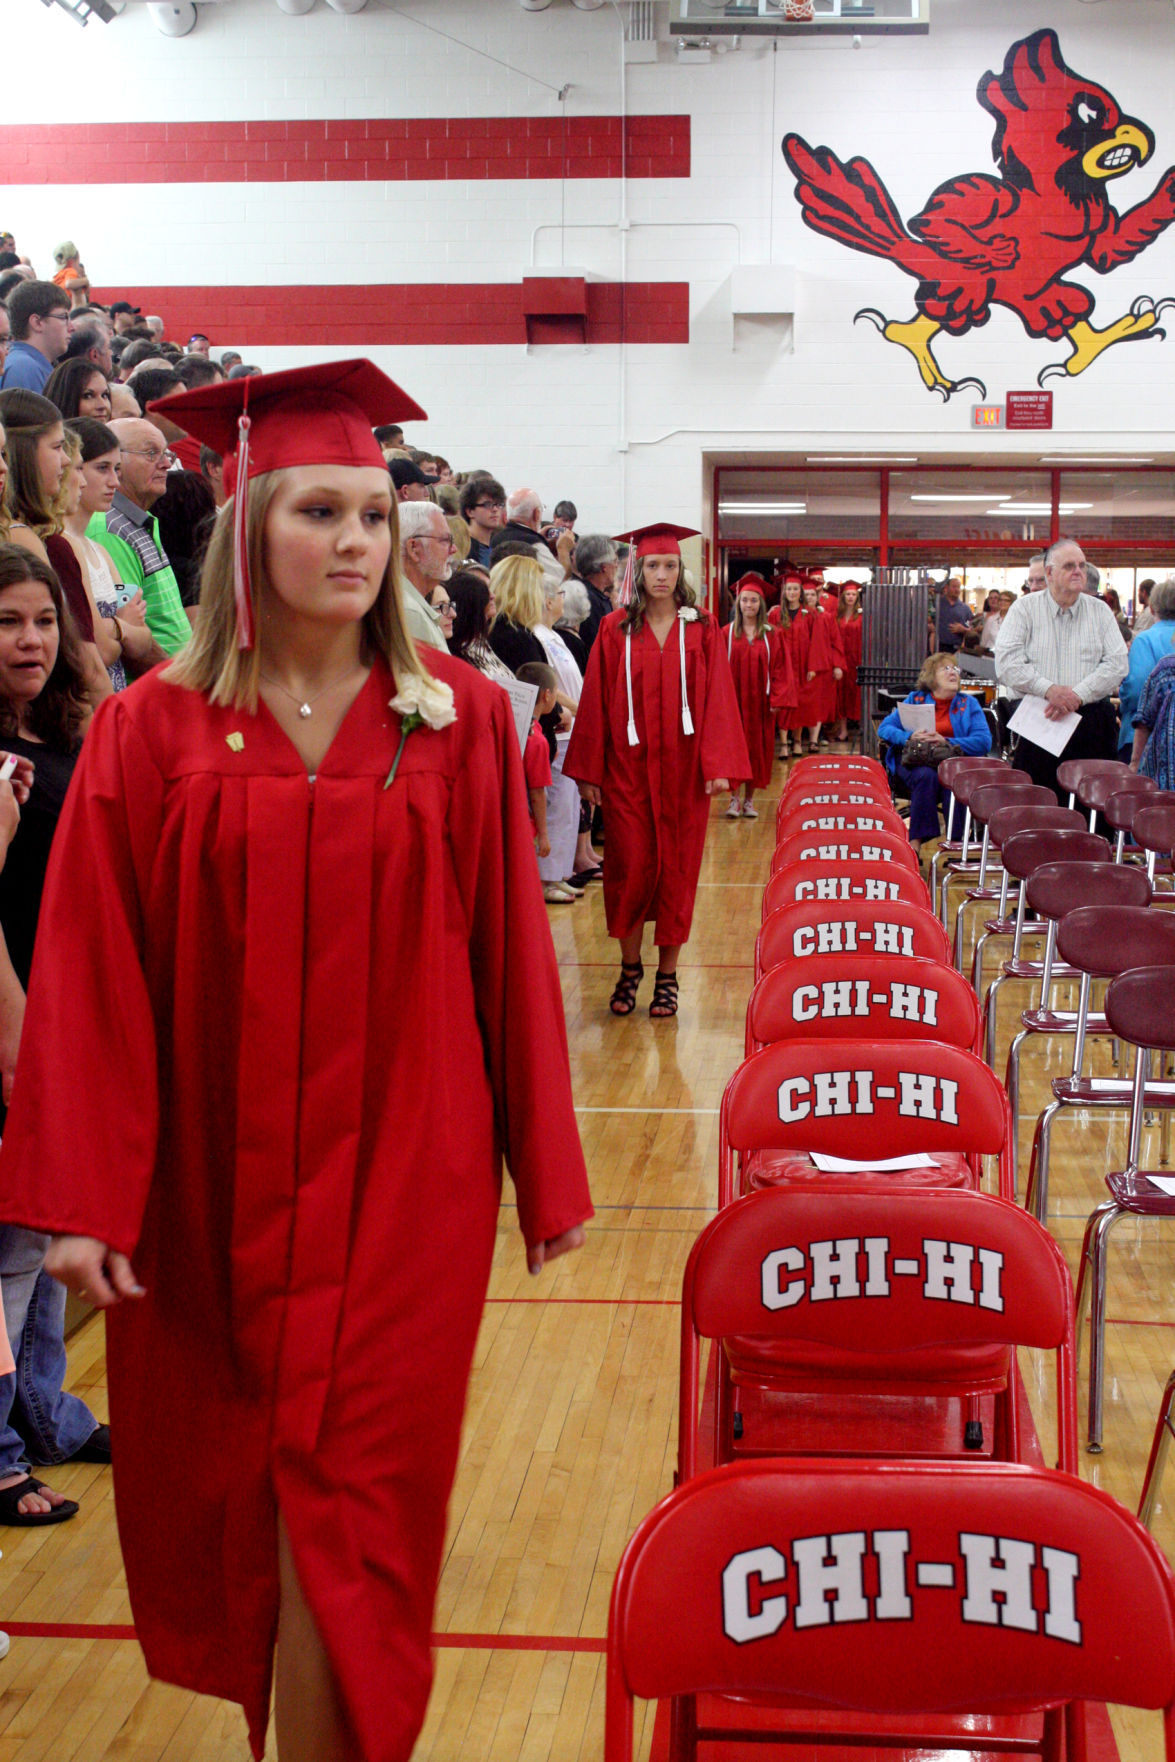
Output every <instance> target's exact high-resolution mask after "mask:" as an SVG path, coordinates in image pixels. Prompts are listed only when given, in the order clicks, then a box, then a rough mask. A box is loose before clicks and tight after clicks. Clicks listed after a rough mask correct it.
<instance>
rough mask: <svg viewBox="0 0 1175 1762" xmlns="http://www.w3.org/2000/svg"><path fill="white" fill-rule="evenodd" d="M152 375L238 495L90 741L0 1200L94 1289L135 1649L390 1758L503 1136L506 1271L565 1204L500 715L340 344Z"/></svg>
mask: <svg viewBox="0 0 1175 1762" xmlns="http://www.w3.org/2000/svg"><path fill="white" fill-rule="evenodd" d="M171 402H172V403H173V404H174V407H175V416H176V420H177V422H179V423H180V424H181V425H182V427H183V428H184V429H185V431H186V432H188V433H190V434H193V435H195V436H196V437H197V438H198V439H200V440H202V441H205V442H207V444H208V445H210V446H212V447H213V448H214V449H215V450H216V451H217V452H218V453H221V454H222V455H225V456H226V457H225V464H226V479H227V480H230V481H231V480H233V479H234V478H235V489H236V494H235V496H234V499H233V501H232V502H231V503H230V504H228V505H227V506H226V507H225V508H224V509H223V510H222V512H221V514H220V517H219V522H218V525H217V528H216V530H215V532H214V535H213V537H212V541H211V545H210V548H209V552H208V557H207V561H206V564H205V569H204V578H203V586H202V594H201V603H200V617H199V623H198V625H197V629H196V634H195V636H194V637H193V640H192V641H191V643H189V644H188V646H187V647H186V649H185V650H184V651H183V652H182V654H181V655H180V656H179V657H177V659H176V660H174V661H173V662H171V663H170V664H169V665H168V666H166V667H163V668H160V669H156V671H154V672H153V673H151V674H149V675H148V676H147V677H146V678H144V679H142V680H140V681H139V682H138V683H137V684H135V685H134V686H132V688H131V689H130V690H129V691H127V692H123V693H121V694H119V695H118V696H117V697H114V698H111V699H109V700H108V702H107V703H106V704H105V705H104V706H103V707H102V710H101V711H100V713H99V714H98V716H97V717H96V718H95V720H94V723H93V726H92V729H91V731H90V733H89V735H88V736H87V739H86V743H85V746H84V748H83V752H82V757H81V761H80V763H79V765H78V769H77V772H76V774H75V777H74V781H73V785H72V787H71V789H70V792H69V798H68V800H67V802H66V805H65V811H64V813H63V815H62V818H61V823H60V827H59V830H58V833H57V838H56V840H55V843H54V850H53V862H52V865H51V868H50V873H49V878H48V884H47V888H46V892H45V900H44V905H43V907H42V917H41V930H40V934H39V936H38V944H37V957H36V961H35V963H34V968H33V974H32V981H31V987H30V992H29V1001H28V1013H27V1015H26V1018H25V1025H24V1035H23V1042H22V1046H21V1052H20V1060H19V1068H18V1070H17V1073H16V1080H15V1085H14V1091H13V1105H12V1111H11V1113H10V1114H9V1119H8V1126H7V1129H6V1131H5V1135H4V1145H3V1150H2V1152H0V1170H2V1173H0V1179H2V1183H3V1185H2V1188H0V1191H2V1192H3V1196H4V1198H3V1206H2V1210H3V1216H4V1218H5V1219H6V1220H10V1221H12V1222H13V1223H22V1224H26V1225H30V1226H32V1227H34V1228H36V1229H41V1230H48V1231H50V1232H52V1233H53V1236H54V1241H53V1244H52V1246H51V1248H50V1251H49V1258H48V1261H47V1265H48V1266H49V1269H50V1270H51V1271H52V1272H54V1273H55V1274H56V1276H57V1277H58V1278H60V1279H61V1280H62V1281H63V1282H64V1283H65V1284H67V1285H68V1286H69V1287H70V1288H71V1289H72V1290H74V1291H75V1292H77V1293H78V1294H80V1295H83V1296H85V1297H86V1298H87V1299H88V1300H89V1301H90V1302H92V1303H96V1304H98V1305H99V1306H101V1307H103V1308H107V1309H108V1311H109V1313H108V1317H107V1342H108V1344H107V1351H108V1367H109V1381H110V1409H111V1430H112V1434H113V1439H114V1474H115V1488H116V1503H117V1510H118V1518H119V1530H120V1535H121V1539H122V1547H123V1555H124V1560H125V1564H126V1572H127V1581H128V1586H129V1589H130V1598H131V1606H132V1609H133V1612H134V1618H135V1627H136V1631H137V1633H138V1636H139V1639H140V1640H141V1642H142V1645H143V1649H144V1652H145V1654H146V1659H147V1665H148V1668H149V1670H150V1671H151V1673H152V1674H153V1675H154V1676H157V1677H162V1678H163V1679H165V1680H167V1681H169V1682H174V1683H179V1684H181V1685H182V1686H184V1687H186V1688H189V1689H196V1690H200V1691H202V1692H203V1693H206V1694H211V1695H218V1696H222V1697H224V1698H227V1699H229V1700H234V1701H239V1702H240V1703H241V1704H242V1705H243V1707H244V1709H245V1712H246V1715H247V1718H248V1724H249V1734H250V1739H251V1742H252V1747H253V1754H254V1755H255V1756H257V1757H260V1756H261V1754H262V1750H263V1748H264V1743H265V1732H266V1723H267V1718H268V1709H269V1699H270V1685H271V1676H272V1675H273V1674H274V1656H275V1642H276V1659H277V1664H276V1712H277V1732H278V1751H279V1756H282V1757H285V1756H286V1755H290V1756H295V1755H296V1756H297V1757H298V1758H299V1759H306V1762H407V1759H408V1757H409V1756H410V1754H411V1752H412V1748H413V1744H414V1742H415V1739H416V1735H417V1733H418V1731H419V1728H420V1725H421V1722H422V1720H423V1716H424V1710H425V1705H426V1701H427V1697H428V1690H429V1685H430V1680H431V1656H430V1644H429V1636H430V1628H431V1622H432V1612H433V1600H434V1594H435V1590H436V1582H437V1576H438V1573H439V1568H440V1560H441V1551H442V1546H443V1540H444V1524H445V1507H446V1503H447V1500H448V1495H449V1490H450V1487H451V1484H452V1479H453V1474H454V1472H455V1466H456V1461H457V1450H458V1442H459V1434H460V1426H461V1414H462V1407H463V1402H464V1396H465V1388H466V1380H467V1376H468V1371H469V1366H470V1361H471V1358H472V1353H473V1348H474V1342H475V1338H476V1334H477V1328H478V1322H479V1319H480V1316H481V1310H482V1302H483V1298H484V1294H485V1289H486V1283H487V1280H488V1277H489V1269H490V1261H491V1256H492V1252H493V1247H494V1238H495V1232H496V1227H497V1220H498V1208H499V1188H500V1182H501V1161H502V1157H503V1155H504V1156H505V1158H506V1161H507V1163H508V1165H509V1169H510V1173H511V1175H512V1177H513V1182H514V1188H515V1193H516V1197H517V1203H518V1212H519V1219H520V1223H521V1226H522V1233H523V1235H524V1237H525V1241H526V1251H527V1256H528V1261H529V1265H530V1269H531V1271H532V1272H537V1271H538V1270H539V1268H540V1267H541V1266H542V1264H543V1263H544V1262H545V1261H546V1260H549V1259H551V1258H552V1257H553V1256H555V1255H557V1254H561V1253H563V1252H564V1251H565V1250H567V1249H569V1248H573V1247H577V1246H578V1245H579V1243H580V1242H581V1241H582V1239H583V1232H582V1225H583V1223H584V1221H585V1220H586V1219H587V1218H588V1217H589V1216H590V1213H591V1202H590V1199H589V1196H588V1189H587V1182H586V1177H585V1172H584V1163H583V1157H582V1153H581V1151H580V1145H579V1139H578V1135H577V1131H576V1125H575V1119H574V1114H573V1110H572V1103H571V1091H570V1083H569V1078H568V1060H567V1046H566V1037H565V1030H564V1021H563V1009H562V1000H561V997H560V992H559V982H558V976H557V972H556V968H555V962H554V954H553V950H552V947H551V941H550V935H549V932H548V928H547V922H546V914H545V911H544V908H543V902H542V897H541V894H540V890H539V883H538V875H537V871H536V869H535V862H534V849H533V843H532V835H531V830H530V825H529V821H528V817H527V808H526V793H525V788H524V785H523V778H522V768H521V760H520V757H519V751H518V740H517V736H516V734H515V731H514V724H513V720H512V717H511V714H510V706H509V703H508V701H507V699H506V697H505V695H504V694H503V693H502V692H500V691H499V690H498V689H497V687H495V686H494V685H493V684H491V683H489V682H487V681H486V680H484V679H483V678H482V677H481V675H480V674H479V673H477V671H476V670H475V669H474V668H471V667H466V666H464V665H463V664H462V663H461V662H460V661H454V660H451V659H450V657H449V656H448V655H446V654H443V653H440V652H433V651H430V652H429V655H428V661H427V668H426V665H425V662H424V660H423V659H422V657H421V656H420V655H419V654H418V652H417V651H416V649H415V648H414V646H413V644H412V642H411V639H410V638H409V636H408V635H407V633H406V631H405V627H404V623H403V618H402V614H401V611H400V599H399V585H398V582H399V576H398V567H397V559H398V555H399V543H398V535H397V526H396V513H395V510H396V502H395V497H394V494H393V491H392V485H391V480H390V478H389V477H388V473H387V467H386V465H385V463H384V460H383V458H382V455H381V453H380V449H379V446H378V444H377V442H376V441H375V438H374V436H373V434H372V427H373V424H375V423H377V422H391V421H404V420H406V419H407V418H409V417H419V416H422V415H423V412H422V411H421V410H420V408H419V406H418V405H416V404H415V403H413V401H412V400H411V399H410V398H408V397H407V396H406V395H405V394H404V393H403V392H401V391H400V390H399V388H398V387H396V386H395V385H393V384H392V382H391V381H390V380H389V379H387V378H386V377H385V376H384V375H383V374H382V373H380V372H379V371H378V370H377V369H376V368H375V367H373V366H372V365H371V363H370V362H365V361H346V362H331V363H324V364H322V365H320V366H316V367H309V368H299V369H295V370H292V371H290V372H285V373H276V374H272V375H267V376H261V377H256V378H252V379H246V380H242V381H233V382H231V383H227V384H221V385H216V386H210V387H204V388H201V389H200V390H198V391H193V392H189V393H187V394H184V395H182V396H181V397H179V398H178V399H173V400H171ZM246 403H247V410H245V409H243V406H245V405H246ZM181 406H182V407H181ZM238 446H239V450H238V451H237V452H236V453H235V455H234V448H237V447H238ZM234 528H235V530H234ZM112 1073H117V1100H116V1103H115V1104H113V1105H112V1101H111V1080H112Z"/></svg>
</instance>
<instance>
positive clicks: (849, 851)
mask: <svg viewBox="0 0 1175 1762" xmlns="http://www.w3.org/2000/svg"><path fill="white" fill-rule="evenodd" d="M788 863H901V864H903V865H904V866H905V867H906V868H907V869H909V870H910V871H911V872H912V873H913V874H915V875H919V874H921V869H920V867H919V864H918V856H917V853H916V852H915V851H914V850H912V849H911V847H910V844H909V841H908V839H907V838H906V837H905V836H904V835H899V836H898V837H896V838H895V836H894V835H893V833H892V832H793V833H792V834H791V835H790V836H789V837H787V838H785V839H784V841H783V843H782V844H779V845H776V847H775V854H774V855H773V857H772V858H771V873H772V874H773V875H774V874H775V873H776V872H777V871H778V870H780V869H782V868H785V867H786V865H787V864H788Z"/></svg>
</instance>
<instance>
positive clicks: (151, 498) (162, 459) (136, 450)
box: [86, 416, 192, 655]
mask: <svg viewBox="0 0 1175 1762" xmlns="http://www.w3.org/2000/svg"><path fill="white" fill-rule="evenodd" d="M109 426H110V427H111V428H112V429H113V431H114V433H115V434H116V435H117V436H118V444H119V451H120V462H121V466H122V483H121V487H120V489H119V491H118V493H117V494H116V495H115V498H114V505H113V507H112V508H111V510H110V512H109V513H108V514H95V515H94V517H93V519H92V520H91V521H90V524H89V526H88V527H87V528H86V536H87V537H88V538H92V539H93V540H94V541H95V543H96V544H100V545H101V546H102V547H103V549H105V550H107V551H109V553H110V556H111V559H112V561H113V563H114V572H115V574H116V575H117V576H118V578H119V580H120V581H122V582H124V583H125V584H126V586H128V587H140V588H142V590H143V598H144V600H145V601H146V602H147V628H148V629H149V630H150V632H151V634H152V636H153V637H154V638H155V641H156V642H157V643H158V645H159V647H160V649H161V650H162V651H163V653H164V654H165V655H174V654H176V653H177V652H178V651H179V650H180V649H181V648H183V646H184V644H185V643H186V642H187V640H188V638H189V637H190V636H191V634H192V627H191V625H190V624H189V623H188V615H187V613H186V612H185V611H184V607H183V602H182V600H181V599H180V591H179V587H178V586H177V584H176V579H175V572H174V570H173V569H172V567H171V564H170V563H169V562H168V560H167V555H166V553H165V552H164V550H163V547H162V545H161V544H160V542H159V522H158V521H157V520H156V518H155V516H154V515H153V514H152V513H151V507H152V505H153V504H154V503H155V502H157V501H158V500H159V498H160V496H161V495H162V494H163V492H164V490H165V489H166V488H167V473H168V468H169V466H170V465H171V463H172V454H171V453H170V452H169V451H168V448H167V442H166V441H165V440H164V438H163V435H162V434H161V433H160V431H159V429H157V428H156V426H155V424H154V423H153V422H146V421H144V420H143V419H142V417H138V416H120V417H118V418H117V420H116V421H114V422H112V423H110V425H109Z"/></svg>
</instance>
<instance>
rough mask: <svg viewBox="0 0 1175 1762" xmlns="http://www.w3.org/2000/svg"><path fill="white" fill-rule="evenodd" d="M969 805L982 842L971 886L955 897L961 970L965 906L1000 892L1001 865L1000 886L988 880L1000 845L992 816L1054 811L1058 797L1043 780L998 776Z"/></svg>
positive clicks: (976, 791)
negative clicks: (1012, 811) (1015, 780)
mask: <svg viewBox="0 0 1175 1762" xmlns="http://www.w3.org/2000/svg"><path fill="white" fill-rule="evenodd" d="M1008 775H1009V776H1015V777H1023V776H1024V775H1025V773H1024V772H1023V771H1014V772H1013V771H1009V773H1008ZM969 807H970V811H971V820H972V825H973V826H974V828H975V830H976V831H977V832H979V833H980V834H981V835H982V840H983V841H982V843H981V845H980V847H979V866H978V869H977V870H976V873H975V884H974V886H973V887H968V888H967V890H966V892H965V893H964V894H963V897H962V899H960V900H958V901H957V903H956V905H955V929H954V938H955V965H956V966H957V967H958V969H959V971H960V972H962V971H963V944H964V938H965V932H966V913H967V907H968V906H969V905H976V904H979V903H984V904H986V903H989V902H991V901H995V900H999V899H1000V897H1001V896H1002V893H1003V875H1002V864H1001V873H1000V885H999V886H998V887H993V886H992V884H991V882H990V881H989V879H988V873H989V869H990V867H991V859H992V853H993V849H994V852H995V854H996V856H998V855H999V845H998V844H996V845H993V842H992V836H991V820H992V817H993V815H995V814H998V813H999V811H1000V809H1001V808H1011V807H1016V808H1049V809H1050V810H1051V811H1052V812H1054V813H1055V812H1056V811H1057V798H1056V796H1055V795H1054V794H1053V792H1052V790H1051V789H1046V788H1045V786H1044V784H1043V783H1031V782H1026V783H1007V782H1005V781H1004V780H1003V779H1001V780H1000V781H999V782H998V783H984V784H982V785H981V786H980V787H979V788H978V789H974V790H972V792H971V800H970V803H969ZM942 904H943V911H942V921H943V924H944V925H945V927H946V929H947V930H948V931H949V930H950V927H951V926H950V923H949V921H948V918H949V912H950V904H949V901H947V900H946V899H945V897H944V899H943V902H942Z"/></svg>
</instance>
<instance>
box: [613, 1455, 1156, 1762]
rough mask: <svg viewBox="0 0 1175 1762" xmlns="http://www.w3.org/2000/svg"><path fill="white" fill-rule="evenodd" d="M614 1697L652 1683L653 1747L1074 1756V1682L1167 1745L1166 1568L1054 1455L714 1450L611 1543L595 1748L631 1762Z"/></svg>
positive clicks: (1078, 1754)
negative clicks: (1148, 1712)
mask: <svg viewBox="0 0 1175 1762" xmlns="http://www.w3.org/2000/svg"><path fill="white" fill-rule="evenodd" d="M634 1697H639V1698H640V1699H642V1700H646V1701H656V1700H673V1701H674V1706H673V1710H672V1715H671V1739H670V1757H671V1762H693V1758H694V1757H695V1756H696V1754H697V1748H698V1745H699V1743H704V1742H709V1741H711V1740H713V1739H720V1740H723V1741H725V1742H727V1743H730V1744H732V1745H736V1744H737V1741H738V1739H739V1738H741V1737H749V1739H750V1740H751V1741H753V1742H754V1744H755V1747H756V1749H759V1748H760V1747H761V1746H762V1744H763V1743H764V1742H765V1741H770V1739H771V1738H772V1737H773V1736H778V1737H779V1738H781V1739H783V1740H784V1741H786V1742H787V1744H788V1748H789V1750H790V1752H791V1753H792V1754H793V1755H794V1754H796V1753H797V1751H796V1749H795V1746H796V1744H798V1743H802V1744H804V1745H805V1746H806V1749H805V1752H804V1754H805V1756H806V1757H808V1758H810V1757H811V1756H813V1755H814V1754H816V1753H817V1749H818V1746H821V1745H826V1744H831V1745H832V1746H834V1748H835V1747H836V1746H838V1745H843V1744H844V1743H845V1742H846V1741H847V1742H848V1743H849V1744H850V1745H852V1746H855V1747H858V1748H859V1747H860V1746H861V1745H862V1744H865V1745H868V1746H869V1747H871V1748H883V1749H886V1750H889V1751H895V1752H896V1751H898V1750H907V1751H925V1752H940V1753H941V1752H944V1751H951V1752H954V1751H958V1750H971V1751H976V1752H979V1753H981V1754H982V1753H992V1752H995V1753H1001V1752H1002V1753H1007V1752H1008V1751H1009V1750H1011V1751H1013V1752H1014V1751H1015V1750H1020V1751H1023V1749H1025V1748H1028V1749H1033V1750H1035V1749H1039V1751H1040V1752H1041V1755H1042V1756H1043V1757H1044V1758H1046V1759H1047V1762H1060V1758H1061V1757H1062V1755H1064V1756H1066V1757H1067V1758H1068V1762H1081V1759H1082V1758H1083V1757H1084V1756H1085V1729H1084V1728H1085V1708H1084V1703H1085V1702H1087V1701H1101V1702H1113V1703H1115V1704H1118V1705H1125V1706H1133V1707H1144V1708H1152V1709H1161V1710H1162V1712H1163V1737H1164V1754H1165V1757H1166V1762H1175V1578H1173V1576H1172V1573H1171V1568H1170V1567H1169V1566H1168V1564H1167V1561H1166V1559H1165V1558H1164V1556H1163V1553H1162V1551H1161V1549H1160V1548H1159V1547H1158V1546H1157V1545H1156V1543H1155V1542H1154V1541H1153V1540H1152V1539H1151V1537H1150V1536H1149V1535H1148V1534H1147V1532H1146V1530H1145V1529H1143V1527H1142V1525H1141V1524H1140V1523H1139V1522H1138V1520H1137V1518H1135V1517H1133V1516H1132V1515H1131V1514H1130V1512H1128V1511H1126V1510H1125V1509H1124V1508H1123V1507H1122V1506H1121V1505H1119V1504H1118V1502H1117V1501H1116V1500H1115V1499H1112V1498H1111V1497H1110V1496H1109V1494H1108V1493H1103V1492H1102V1491H1101V1489H1100V1488H1098V1487H1093V1486H1090V1485H1088V1484H1087V1483H1086V1482H1084V1481H1080V1480H1078V1479H1076V1478H1075V1477H1074V1476H1072V1475H1067V1474H1061V1473H1059V1472H1058V1471H1057V1470H1055V1469H1045V1468H1032V1467H1027V1466H1024V1465H1022V1464H1018V1463H990V1462H984V1463H924V1464H910V1463H896V1462H893V1463H891V1462H881V1463H837V1462H797V1463H787V1464H781V1463H777V1462H772V1461H769V1460H768V1461H751V1462H738V1463H729V1464H727V1465H726V1466H724V1467H722V1468H716V1469H711V1470H710V1471H709V1472H708V1473H706V1474H702V1475H699V1476H698V1477H697V1478H696V1479H695V1480H692V1481H687V1482H686V1483H685V1484H684V1485H683V1486H680V1487H678V1488H677V1489H676V1490H675V1491H674V1492H672V1493H670V1494H669V1495H668V1497H667V1498H665V1499H663V1500H662V1501H661V1502H660V1504H659V1505H657V1506H656V1507H655V1508H654V1510H653V1511H651V1512H650V1514H649V1515H648V1517H646V1518H645V1520H644V1521H643V1523H642V1524H641V1525H640V1527H639V1528H638V1530H637V1531H636V1534H635V1535H634V1536H633V1537H632V1539H631V1541H630V1542H629V1544H628V1546H627V1548H626V1549H625V1551H624V1555H623V1558H622V1559H621V1562H620V1566H619V1568H618V1570H617V1574H616V1579H615V1582H614V1584H613V1587H612V1600H611V1606H610V1608H609V1613H608V1651H607V1689H606V1705H605V1731H604V1758H605V1762H632V1756H633V1723H634V1721H633V1699H634ZM719 1697H720V1698H719ZM865 1716H869V1717H868V1718H866V1717H865ZM728 1721H729V1722H730V1723H728ZM732 1727H734V1728H735V1729H732ZM765 1727H767V1729H765ZM735 1753H737V1754H742V1753H743V1752H742V1750H741V1749H736V1751H735Z"/></svg>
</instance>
